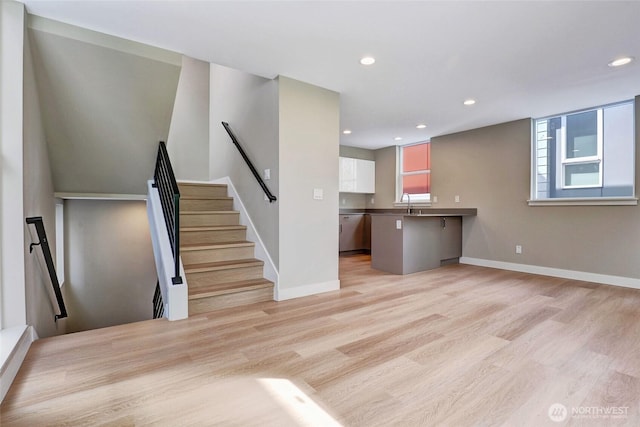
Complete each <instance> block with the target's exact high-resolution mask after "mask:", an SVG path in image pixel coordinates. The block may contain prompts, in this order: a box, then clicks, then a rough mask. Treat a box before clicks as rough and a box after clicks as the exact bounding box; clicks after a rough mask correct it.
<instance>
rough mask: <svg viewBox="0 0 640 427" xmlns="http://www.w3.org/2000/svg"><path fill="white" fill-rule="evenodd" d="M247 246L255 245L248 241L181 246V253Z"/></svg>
mask: <svg viewBox="0 0 640 427" xmlns="http://www.w3.org/2000/svg"><path fill="white" fill-rule="evenodd" d="M247 246H255V243H253V242H250V241H248V240H240V241H237V242H218V243H193V244H186V245H181V246H180V250H181V251H200V250H204V249H223V248H241V247H247Z"/></svg>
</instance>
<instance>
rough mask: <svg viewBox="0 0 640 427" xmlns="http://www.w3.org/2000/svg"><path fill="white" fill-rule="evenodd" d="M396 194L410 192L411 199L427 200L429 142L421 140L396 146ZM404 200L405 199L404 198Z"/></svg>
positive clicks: (399, 198) (429, 180)
mask: <svg viewBox="0 0 640 427" xmlns="http://www.w3.org/2000/svg"><path fill="white" fill-rule="evenodd" d="M398 150H399V152H398V154H399V159H400V160H399V171H400V172H399V174H398V194H397V197H396V199H397V200H398V201H399V202H401V201H402V200H401V197H402V194H405V193H407V194H410V195H411V201H412V202H413V201H423V202H424V201H429V199H430V193H431V143H429V142H421V143H418V144H413V145H405V146H401V147H398ZM405 200H406V199H405Z"/></svg>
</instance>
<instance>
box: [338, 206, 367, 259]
mask: <svg viewBox="0 0 640 427" xmlns="http://www.w3.org/2000/svg"><path fill="white" fill-rule="evenodd" d="M362 219H363V215H340V249H339V250H340V252H342V251H356V250H360V249H362V243H363V238H362V231H363V221H362Z"/></svg>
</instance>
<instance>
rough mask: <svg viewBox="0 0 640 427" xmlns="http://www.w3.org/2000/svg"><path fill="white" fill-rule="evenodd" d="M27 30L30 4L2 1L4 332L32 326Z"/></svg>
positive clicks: (0, 321) (0, 279)
mask: <svg viewBox="0 0 640 427" xmlns="http://www.w3.org/2000/svg"><path fill="white" fill-rule="evenodd" d="M24 28H25V11H24V6H23V5H22V4H21V3H17V2H12V1H8V2H5V1H2V2H0V159H2V166H1V167H0V243H1V246H0V291H1V293H0V303H1V304H2V305H1V307H0V329H5V328H10V327H14V326H24V325H25V324H26V311H25V276H24V268H23V265H24V232H25V231H24V230H25V223H24V209H23V179H24V178H23V168H24V164H23V123H24V120H23V119H24V110H23V93H22V92H23V82H24V72H23V62H24V31H25V30H24ZM0 374H2V372H0ZM2 379H3V380H4V377H2Z"/></svg>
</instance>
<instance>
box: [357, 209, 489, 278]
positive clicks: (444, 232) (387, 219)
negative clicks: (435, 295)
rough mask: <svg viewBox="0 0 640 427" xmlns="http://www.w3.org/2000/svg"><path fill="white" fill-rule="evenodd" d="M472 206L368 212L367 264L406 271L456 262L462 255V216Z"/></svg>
mask: <svg viewBox="0 0 640 427" xmlns="http://www.w3.org/2000/svg"><path fill="white" fill-rule="evenodd" d="M476 214H477V210H476V209H433V208H424V209H421V210H418V209H415V210H413V211H412V212H411V213H410V214H409V213H408V212H406V211H405V212H398V211H397V210H395V211H391V212H380V213H376V212H372V213H371V214H370V215H371V267H373V268H375V269H377V270H382V271H386V272H389V273H394V274H409V273H415V272H418V271H424V270H430V269H433V268H437V267H440V266H441V265H443V264H446V263H448V262H457V261H458V259H459V258H460V256H462V218H463V217H465V216H475V215H476Z"/></svg>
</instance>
